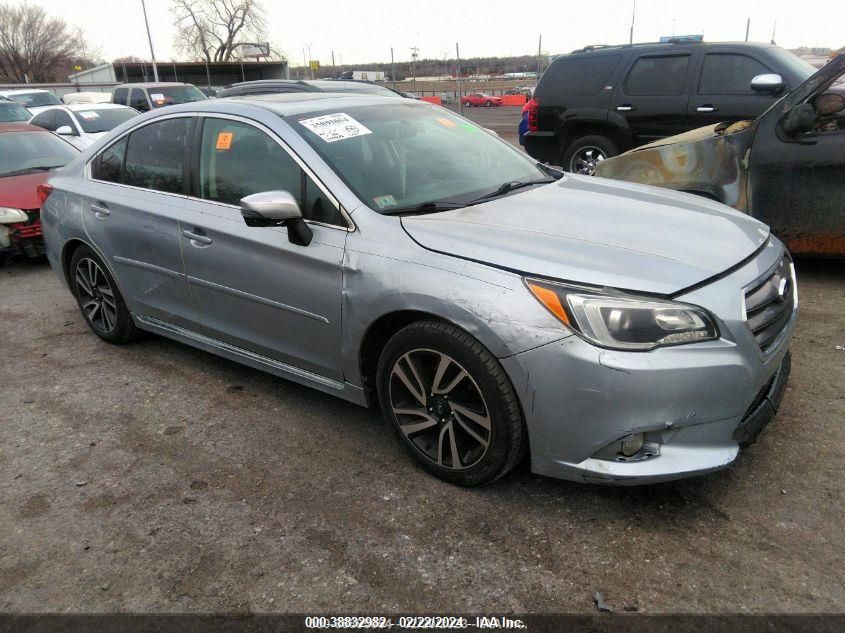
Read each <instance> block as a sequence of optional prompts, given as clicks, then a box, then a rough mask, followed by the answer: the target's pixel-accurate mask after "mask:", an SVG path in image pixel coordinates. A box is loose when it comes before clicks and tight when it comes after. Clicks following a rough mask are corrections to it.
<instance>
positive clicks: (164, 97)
mask: <svg viewBox="0 0 845 633" xmlns="http://www.w3.org/2000/svg"><path fill="white" fill-rule="evenodd" d="M148 92H149V93H150V101H152V103H153V107H154V108H161V107H164V106H169V105H174V104H177V103H191V102H193V101H205V100H206V99H208V97H206V96H205V95H204V94H203V93H202V92H200V91H199V89H198V88H197V87H196V86H159V87H157V88H156V87H153V88H149V89H148Z"/></svg>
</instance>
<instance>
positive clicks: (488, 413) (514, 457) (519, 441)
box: [376, 321, 528, 486]
mask: <svg viewBox="0 0 845 633" xmlns="http://www.w3.org/2000/svg"><path fill="white" fill-rule="evenodd" d="M409 355H417V356H412V357H413V358H415V359H416V360H414V363H415V365H418V370H419V374H420V375H421V376H424V378H423V380H417V381H416V382H415V384H417V385H418V386H420V387H422V389H425V390H426V391H428V390H429V386H430V388H431V391H432V393H431V394H426V393H424V392H423V397H424V399H425V401H424V402H423V401H420V402H419V403H417V402H415V401H413V398H411V399H410V401H411V402H412V404H413V406H414V407H419V409H420V411H421V412H422V415H421V416H420V415H419V414H416V415H417V416H419V417H412V418H410V420H411V421H414V420H417V421H419V422H420V424H418V425H417V426H422V425H423V424H432V423H434V424H435V426H431V427H429V428H428V429H426V430H421V431H419V432H417V431H413V433H416V435H415V436H414V438H413V440H412V439H410V433H408V434H406V431H403V430H402V429H403V426H402V425H401V424H400V420H399V417H398V415H397V413H396V412H395V409H399V410H400V413H399V415H401V411H402V410H403V408H404V407H405V406H406V405H400V406H397V407H395V406H394V404H393V400H392V399H394V400H398V396H397V395H396V391H397V389H396V385H397V384H399V383H398V382H397V380H398V374H397V373H396V369H397V367H403V365H401V363H405V362H406V359H407V358H408V356H409ZM419 355H422V357H423V358H422V360H423V361H425V360H426V355H430V356H431V357H432V358H433V359H437V358H440V359H443V358H444V357H446V358H448V359H449V360H451V361H452V362H453V363H454V365H452V366H451V367H452V368H453V369H454V373H452V374H449V376H450V378H452V380H451V381H450V385H452V386H453V387H454V385H455V384H457V387H454V388H452V389H450V390H448V391H442V390H441V391H440V393H445V394H447V395H446V396H440V395H438V396H435V395H434V392H435V391H437V385H436V384H434V383H435V382H440V383H442V382H443V381H444V379H445V378H446V375H447V374H441V377H440V380H439V381H438V379H437V376H436V371H434V368H435V366H436V365H437V363H436V361H435V362H434V364H431V365H428V366H426V363H425V362H420V357H419ZM404 367H408V368H410V366H409V365H404ZM460 370H463V371H464V372H466V375H467V376H466V377H465V378H463V379H460V378H458V381H459V382H457V383H455V382H454V377H455V376H456V375H459V374H460ZM410 371H411V372H415V373H414V375H417V374H416V370H414V369H413V368H410ZM404 373H405V374H406V375H408V374H409V373H410V372H407V371H406V372H404ZM426 377H429V378H432V381H431V385H427V384H426V383H425V382H423V381H425V378H426ZM420 383H423V384H420ZM376 384H377V387H378V396H379V403H380V405H381V409H382V413H383V415H384V417H385V419H386V420H388V421H389V423H390V425H391V426H392V427H393V430H394V431H395V432H396V435H397V437H398V438H399V442H400V443H401V444H402V445H403V446H404V447H405V449H406V450H407V451H408V453H409V455H411V457H412V458H413V459H414V461H416V462H417V463H418V464H419V465H420V466H422V468H424V469H425V470H426V471H428V472H429V473H431V474H432V475H434V476H435V477H438V478H440V479H443V480H444V481H448V482H450V483H453V484H457V485H460V486H479V485H483V484H489V483H491V482H493V481H496V480H497V479H499V478H500V477H502V476H504V475H505V474H507V473H508V472H509V471H510V470H511V469H513V468H514V466H516V465H517V464H518V463H519V461H520V460H521V459H522V457H523V456H524V455H525V453H526V452H527V448H528V436H527V432H526V430H525V424H524V421H523V416H522V411H521V410H520V406H519V402H518V400H517V397H516V394H515V393H514V389H513V386H512V385H511V382H510V379H509V378H508V376H507V374H506V373H505V371H504V369H502V366H501V365H500V364H499V361H498V360H496V358H495V357H494V356H493V355H492V354H491V353H490V352H489V351H487V349H486V348H485V347H484V346H483V345H482V344H481V343H479V342H478V341H477V340H475V339H474V338H473V337H472V336H470V335H469V334H467V333H466V332H464V331H463V330H460V329H458V328H456V327H454V326H452V325H450V324H448V323H443V322H440V321H418V322H416V323H412V324H411V325H408V326H407V327H405V328H403V329H402V330H400V331H399V332H397V333H396V334H395V335H394V336H393V337H392V338H391V339H390V340H389V341H388V342H387V345H385V347H384V350H383V351H382V353H381V357H380V358H379V363H378V372H377V376H376ZM405 384H407V383H405ZM402 388H403V387H402V386H401V384H400V387H399V390H401V389H402ZM391 389H393V390H394V391H393V392H392V391H391ZM422 389H421V390H420V391H422ZM476 392H477V394H478V395H480V397H481V400H480V405H478V404H476V405H473V407H472V408H473V411H472V413H473V414H474V415H476V416H478V415H479V411H480V416H479V417H481V416H484V417H486V421H487V424H488V426H489V430H487V429H488V426H484V427H483V428H482V427H481V426H475V424H474V421H475V417H466V416H465V414H467V413H468V411H467V408H468V406H467V400H465V398H467V396H466V393H476ZM406 393H412V392H406ZM450 394H454V399H453V400H452V401H449V395H450ZM444 397H445V399H446V400H447V401H449V402H448V403H447V404H451V405H454V406H455V409H454V410H452V409H451V408H449V407H448V406H447V407H446V409H448V411H447V413H446V418H447V419H449V416H451V421H447V422H446V423H445V424H444V423H443V418H440V420H439V422H438V421H437V420H436V418H437V416H438V415H443V412H442V410H441V412H440V413H437V410H436V409H434V408H433V407H429V408H428V409H426V407H427V405H428V404H432V403H433V402H434V400H435V399H436V398H441V399H442V398H444ZM406 399H407V398H406ZM459 400H461V401H462V403H461V404H460V405H459V403H458V401H459ZM479 406H480V408H479ZM459 410H460V414H458V411H459ZM426 411H429V412H432V413H428V414H427V413H426ZM426 416H427V419H425V420H424V418H426ZM403 417H404V419H405V423H404V428H405V429H408V428H409V427H412V426H414V424H412V423H410V422H409V421H408V420H409V419H408V417H407V416H403ZM459 418H460V419H459ZM432 419H434V421H433V422H432ZM450 425H451V428H448V429H447V428H444V427H447V426H450ZM468 426H471V427H473V428H474V429H475V431H477V432H478V434H470V432H469V431H468V430H467V427H468ZM435 435H436V436H438V439H439V447H440V450H441V451H442V452H440V453H438V459H439V462H438V461H437V460H436V459H435V458H434V457H432V456H431V455H427V454H426V453H425V450H426V447H427V449H428V450H432V449H433V450H432V452H436V451H437V448H434V447H432V446H431V444H430V443H431V442H438V439H434V436H435ZM478 435H482V436H485V437H483V438H482V439H486V440H487V444H486V445H483V444H482V443H481V442H477V441H476V440H477V439H478ZM446 438H448V442H447V439H446ZM458 440H461V441H460V442H458ZM415 442H416V443H415ZM426 442H429V444H426ZM453 442H454V443H453ZM452 447H455V448H457V454H458V456H457V463H458V468H455V467H454V466H455V460H456V457H455V455H454V448H452ZM482 448H483V451H482ZM447 451H448V452H449V464H446V455H445V453H446V452H447ZM473 455H475V456H476V457H473ZM473 459H474V460H476V461H471V460H473ZM464 462H466V463H464Z"/></svg>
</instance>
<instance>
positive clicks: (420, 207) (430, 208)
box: [381, 200, 466, 215]
mask: <svg viewBox="0 0 845 633" xmlns="http://www.w3.org/2000/svg"><path fill="white" fill-rule="evenodd" d="M465 206H466V204H465V203H463V202H453V201H451V200H429V201H428V202H423V203H421V204H411V205H408V206H406V207H393V208H388V209H382V210H381V213H382V215H394V214H399V213H436V212H438V211H448V210H450V209H460V208H461V207H465Z"/></svg>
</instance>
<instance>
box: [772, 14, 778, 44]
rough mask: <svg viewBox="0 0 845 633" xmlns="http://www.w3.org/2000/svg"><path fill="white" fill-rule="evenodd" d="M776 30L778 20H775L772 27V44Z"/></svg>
mask: <svg viewBox="0 0 845 633" xmlns="http://www.w3.org/2000/svg"><path fill="white" fill-rule="evenodd" d="M777 28H778V19H777V18H775V23H774V24H773V25H772V44H774V43H775V31H776V30H777Z"/></svg>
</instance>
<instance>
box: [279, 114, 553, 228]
mask: <svg viewBox="0 0 845 633" xmlns="http://www.w3.org/2000/svg"><path fill="white" fill-rule="evenodd" d="M286 120H287V121H288V122H289V123H290V124H291V125H292V126H293V127H294V128H295V129H296V131H297V132H298V133H299V134H301V135H302V136H303V137H304V138H305V140H306V141H307V142H308V143H309V144H310V145H311V147H313V148H314V149H315V150H316V151H317V153H319V154H320V155H321V156H322V157H323V159H324V160H325V161H326V162H327V163H328V164H329V165H330V166H331V167H332V169H334V171H335V172H336V173H337V174H338V175H339V176H340V177H341V178H342V179H343V180H344V181H345V182H346V184H347V185H349V187H350V188H351V189H352V190H353V191H354V192H355V194H356V195H357V196H358V198H359V199H360V200H361V201H363V202H364V203H365V204H366V205H367V206H369V207H370V208H371V209H374V210H376V211H380V212H383V213H390V212H391V211H392V210H397V209H400V208H402V209H404V208H406V207H409V208H413V207H414V206H415V205H417V206H418V205H422V204H424V203H427V202H434V201H438V202H447V203H450V204H451V203H454V204H455V205H456V206H457V205H460V204H467V203H469V202H471V201H474V200H475V199H476V198H477V197H479V196H481V195H485V194H489V193H491V192H493V191H496V190H498V189H499V188H500V187H501V186H502V185H503V184H504V183H511V182H524V181H535V180H544V179H548V173H547V172H545V171H543V170H541V169H540V167H539V166H538V164H537V163H536V161H534V160H532V159H531V158H529V157H528V156H526V155H525V154H523V153H522V152H520V151H518V150H516V149H515V148H513V147H512V146H511V145H509V144H508V143H505V142H504V141H502V140H500V139H499V138H497V137H496V136H494V135H493V134H492V133H490V132H488V131H486V130H484V129H483V128H480V127H478V126H477V125H475V124H474V123H472V122H471V121H468V120H466V119H464V118H462V117H459V116H456V115H454V114H452V113H451V112H449V111H448V110H446V109H443V108H436V107H429V106H422V105H419V102H412V101H409V100H404V99H403V100H402V101H399V102H395V103H389V104H384V105H375V106H364V107H360V106H359V107H346V108H343V110H342V111H340V112H338V110H337V109H333V110H331V111H326V110H323V111H317V112H309V113H305V114H298V115H295V116H289V117H286Z"/></svg>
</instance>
